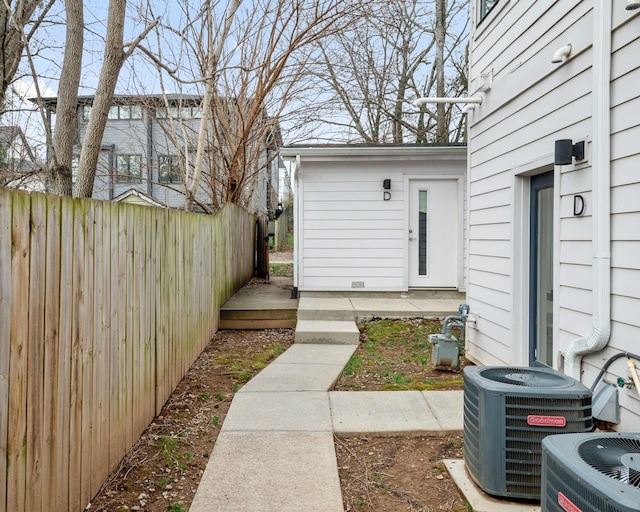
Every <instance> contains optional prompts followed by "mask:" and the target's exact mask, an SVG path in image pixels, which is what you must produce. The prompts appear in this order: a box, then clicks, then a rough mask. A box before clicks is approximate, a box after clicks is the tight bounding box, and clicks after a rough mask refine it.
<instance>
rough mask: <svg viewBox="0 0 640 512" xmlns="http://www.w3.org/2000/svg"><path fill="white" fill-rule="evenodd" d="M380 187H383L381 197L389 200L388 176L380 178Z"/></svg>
mask: <svg viewBox="0 0 640 512" xmlns="http://www.w3.org/2000/svg"><path fill="white" fill-rule="evenodd" d="M382 188H383V189H384V193H383V194H382V199H384V200H385V201H389V199H391V192H389V190H391V180H390V179H389V178H386V179H384V180H382Z"/></svg>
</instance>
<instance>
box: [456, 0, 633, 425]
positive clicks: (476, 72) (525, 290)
mask: <svg viewBox="0 0 640 512" xmlns="http://www.w3.org/2000/svg"><path fill="white" fill-rule="evenodd" d="M626 4H627V2H626V1H625V0H614V1H613V2H603V1H597V2H596V1H594V0H588V1H580V0H538V1H536V2H513V1H508V0H495V1H491V2H489V1H487V0H475V1H474V2H472V11H471V15H472V22H473V28H472V34H471V40H470V70H469V71H470V72H469V78H470V83H469V95H470V96H477V97H481V98H482V104H480V105H477V106H476V107H475V108H474V109H473V110H471V111H470V112H469V114H468V125H469V131H468V141H469V142H468V144H469V175H468V181H469V183H468V187H469V196H468V201H469V203H468V204H469V224H468V254H467V262H468V287H467V298H468V303H469V305H470V307H471V314H472V315H473V318H472V322H471V323H469V324H468V335H467V344H468V346H467V352H466V355H467V357H468V358H469V359H471V360H472V361H474V362H476V363H478V364H482V365H520V366H522V365H536V364H542V365H547V366H551V367H554V368H556V369H560V370H562V371H564V372H565V373H567V374H569V375H571V376H573V377H574V378H576V379H578V380H581V381H582V382H583V383H584V384H586V385H587V386H591V385H592V384H593V383H594V382H595V381H596V378H597V375H598V372H599V370H600V369H601V368H603V366H604V365H605V363H606V362H607V360H609V359H610V358H611V357H612V356H615V355H616V354H620V353H621V352H624V351H628V352H631V353H635V354H640V315H639V314H638V311H640V228H639V227H638V226H640V201H639V200H638V197H639V196H640V172H639V171H638V170H639V169H640V145H639V144H638V143H637V140H638V139H640V116H638V112H640V88H639V87H638V80H640V59H638V57H637V56H638V53H640V15H639V13H640V11H629V10H625V5H626ZM563 139H570V142H568V143H565V145H567V144H568V149H569V158H568V160H565V161H564V162H563V161H562V160H561V159H560V157H561V156H562V155H561V151H556V141H560V140H563ZM574 144H575V145H576V146H575V149H576V153H579V149H580V147H581V145H582V144H583V145H584V157H582V156H581V155H578V156H577V157H572V156H571V151H572V149H573V145H574ZM559 146H562V143H560V144H559ZM637 361H638V360H637V359H636V362H637ZM638 365H639V366H640V362H638ZM618 377H621V378H622V380H623V381H624V382H628V381H629V377H630V370H629V369H628V368H627V363H626V359H625V358H622V359H620V360H619V361H616V362H614V363H613V364H611V366H610V367H609V368H608V371H607V373H606V374H605V381H607V382H613V383H615V382H616V380H617V378H618ZM616 389H617V395H618V397H619V403H620V409H619V410H620V412H621V414H620V421H619V424H618V425H617V429H618V430H620V431H640V389H637V388H636V387H635V386H631V387H630V388H628V387H621V388H616Z"/></svg>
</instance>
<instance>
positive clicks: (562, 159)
mask: <svg viewBox="0 0 640 512" xmlns="http://www.w3.org/2000/svg"><path fill="white" fill-rule="evenodd" d="M574 158H575V159H576V160H583V159H584V141H583V140H581V141H580V142H576V143H575V144H574V143H573V141H572V140H571V139H560V140H557V141H556V151H555V157H554V159H553V163H554V164H555V165H570V164H572V163H573V159H574Z"/></svg>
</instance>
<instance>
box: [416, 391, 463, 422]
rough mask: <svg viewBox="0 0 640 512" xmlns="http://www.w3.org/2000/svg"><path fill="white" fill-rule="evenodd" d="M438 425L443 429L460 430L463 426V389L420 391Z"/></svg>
mask: <svg viewBox="0 0 640 512" xmlns="http://www.w3.org/2000/svg"><path fill="white" fill-rule="evenodd" d="M422 395H423V396H424V399H425V400H426V401H427V404H429V407H430V408H431V411H432V412H433V415H434V416H435V418H436V420H437V421H438V425H440V428H441V429H442V430H444V431H462V430H463V427H464V392H463V391H422Z"/></svg>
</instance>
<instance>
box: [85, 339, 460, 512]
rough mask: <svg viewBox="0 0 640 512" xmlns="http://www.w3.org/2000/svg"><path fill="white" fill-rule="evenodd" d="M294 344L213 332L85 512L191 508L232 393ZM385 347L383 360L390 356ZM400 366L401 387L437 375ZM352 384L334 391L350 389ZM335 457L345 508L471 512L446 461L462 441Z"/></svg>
mask: <svg viewBox="0 0 640 512" xmlns="http://www.w3.org/2000/svg"><path fill="white" fill-rule="evenodd" d="M412 329H413V327H412ZM364 336H365V338H363V339H365V340H366V335H364ZM293 341H294V332H293V330H291V329H273V330H258V331H220V332H218V333H217V334H216V336H215V337H214V339H213V340H211V342H210V343H209V345H208V346H207V348H206V349H205V351H204V352H203V353H202V354H201V356H200V357H199V358H198V360H197V361H196V362H195V363H194V365H193V366H192V367H191V368H190V370H189V372H188V373H187V375H186V376H185V378H184V379H183V380H182V382H180V384H179V386H178V388H177V389H176V390H175V392H174V393H173V394H172V395H171V397H170V398H169V400H168V401H167V403H166V404H165V406H164V408H163V409H162V412H161V413H160V415H159V416H158V417H157V418H155V420H154V421H153V423H152V424H151V425H150V426H149V428H148V429H147V430H146V431H145V432H144V433H143V435H142V437H141V438H140V439H139V440H138V442H137V443H136V444H135V445H134V447H133V448H132V449H131V450H130V452H129V453H128V454H127V456H126V457H125V459H124V460H123V461H122V462H121V464H120V466H119V467H118V468H117V469H116V471H114V473H113V474H112V475H111V476H110V478H109V480H108V481H107V482H105V484H104V486H103V487H102V489H101V490H100V492H99V493H98V495H97V496H96V497H95V498H94V500H93V501H92V502H91V505H90V508H89V509H88V510H91V511H98V512H125V511H134V510H140V511H148V512H186V511H187V510H189V506H190V504H191V501H192V499H193V496H194V494H195V491H196V489H197V487H198V483H199V481H200V478H201V476H202V473H203V471H204V468H205V466H206V464H207V461H208V458H209V455H210V453H211V450H212V449H213V445H214V443H215V441H216V438H217V436H218V433H219V431H220V427H221V425H222V423H223V421H224V418H225V415H226V413H227V411H228V409H229V405H230V403H231V400H232V398H233V395H234V393H235V392H236V391H237V390H238V389H239V388H240V387H241V386H242V385H243V384H244V383H245V382H248V380H250V379H251V377H253V376H254V375H255V374H257V373H258V372H259V371H260V370H261V369H262V368H264V367H265V366H266V364H268V362H269V361H270V360H272V359H273V358H275V357H277V355H279V354H280V353H282V352H283V351H284V350H286V349H287V348H288V347H289V346H290V345H291V344H292V343H293ZM364 347H365V345H364V344H363V345H362V346H361V349H359V350H362V351H365V352H366V349H365V348H364ZM385 350H386V353H385V358H386V360H390V359H393V355H392V353H391V352H389V350H391V349H389V348H387V349H385ZM413 350H414V352H415V347H414V348H413ZM365 352H363V356H364V355H365ZM370 352H371V351H370ZM406 359H407V357H405V356H402V355H400V356H399V357H398V359H397V364H398V372H399V373H401V374H402V376H403V382H406V381H407V380H412V379H413V381H414V382H431V381H432V380H433V379H441V378H442V373H441V372H439V371H437V370H429V369H428V367H425V366H424V365H422V366H420V365H414V366H411V365H407V364H406V362H404V363H403V362H402V360H406ZM365 361H366V358H365ZM364 366H365V368H368V366H367V363H366V362H365V364H364ZM385 371H386V370H385ZM366 374H367V372H364V375H365V376H361V375H356V378H357V382H358V386H361V389H381V386H382V385H383V384H381V383H380V382H379V381H380V379H379V376H376V372H374V371H369V372H368V374H369V375H370V378H369V379H368V378H367V377H366ZM430 374H431V375H430ZM353 377H354V376H353V375H351V376H349V377H347V376H345V378H344V379H341V381H340V382H338V387H339V388H340V387H341V388H342V389H353V387H350V386H353V384H352V383H351V381H350V380H349V378H353ZM450 377H451V379H453V381H455V379H456V376H455V375H451V376H450ZM458 377H459V376H458ZM376 380H377V381H376ZM369 381H371V382H369ZM374 381H376V382H374ZM453 381H452V382H453ZM459 385H460V384H459V382H458V383H457V384H456V383H455V382H454V383H453V384H451V385H450V386H447V388H448V389H450V388H451V387H454V388H455V387H456V386H458V387H459ZM354 392H355V391H354ZM336 454H337V460H338V467H339V472H340V480H341V485H342V488H343V499H344V506H345V510H346V511H370V512H373V511H376V512H377V511H388V512H400V511H402V512H405V511H436V510H448V511H456V512H458V511H465V510H467V508H465V503H464V500H463V499H462V498H461V496H460V494H459V492H458V490H457V488H456V487H455V484H454V483H453V481H452V480H451V478H450V477H449V475H448V473H447V472H446V470H445V468H444V465H443V463H442V460H443V459H445V458H460V457H462V436H457V435H456V436H448V437H424V436H417V437H413V436H410V437H408V436H405V437H373V436H365V437H351V438H336Z"/></svg>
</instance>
